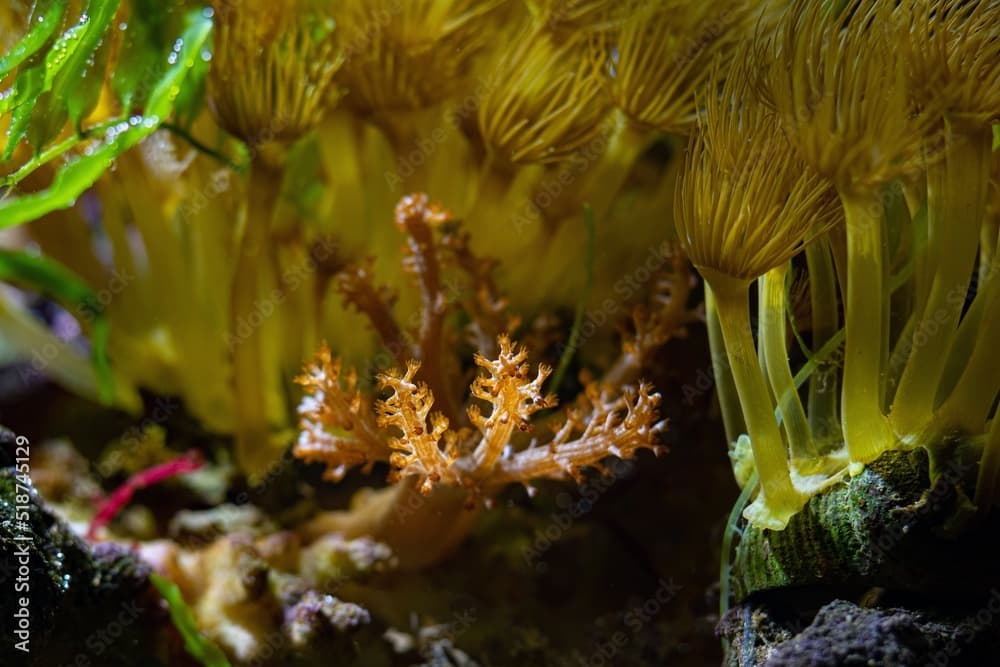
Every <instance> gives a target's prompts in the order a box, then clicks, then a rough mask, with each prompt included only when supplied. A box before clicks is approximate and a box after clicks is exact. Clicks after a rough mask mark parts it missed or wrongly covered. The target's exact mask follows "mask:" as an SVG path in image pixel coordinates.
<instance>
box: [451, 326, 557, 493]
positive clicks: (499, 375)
mask: <svg viewBox="0 0 1000 667" xmlns="http://www.w3.org/2000/svg"><path fill="white" fill-rule="evenodd" d="M498 343H499V345H500V354H499V356H498V357H497V359H496V361H489V360H488V359H486V358H485V357H483V356H482V355H478V354H477V355H476V365H477V366H479V367H480V368H483V369H485V370H486V374H485V375H479V376H477V377H476V379H475V381H474V382H473V383H472V395H473V396H475V397H476V398H478V399H480V400H483V401H486V402H488V403H490V404H492V406H493V409H492V411H491V412H490V416H489V417H488V418H487V417H483V415H482V413H481V411H480V409H479V406H477V405H471V406H469V408H468V414H469V419H470V420H471V421H472V425H473V426H475V427H476V428H477V429H478V430H479V432H480V433H481V434H482V440H481V441H480V442H479V444H478V445H477V446H476V448H475V450H474V451H473V454H472V456H473V461H474V465H475V468H474V472H473V474H474V475H475V476H476V477H477V478H485V477H488V476H489V475H490V474H491V473H492V472H493V468H494V466H495V464H496V462H497V460H499V458H500V456H501V454H503V451H504V449H505V448H506V447H507V445H508V443H509V442H510V439H511V436H512V435H513V433H514V429H515V428H518V429H520V430H522V431H528V430H531V428H532V427H531V422H530V420H531V416H532V415H533V414H535V413H536V412H538V411H539V410H542V409H544V408H548V407H552V406H554V405H555V404H556V398H555V396H551V395H549V396H544V395H543V394H542V385H543V384H544V383H545V379H546V378H547V377H548V376H549V374H550V373H551V372H552V369H551V368H549V367H548V366H545V365H540V366H539V367H538V372H537V374H536V375H535V379H534V380H529V379H528V374H529V367H528V363H527V359H528V353H527V351H526V350H525V349H524V348H523V347H522V348H521V349H520V350H519V349H518V348H517V345H515V344H513V343H511V341H510V338H508V337H507V336H500V338H499V340H498Z"/></svg>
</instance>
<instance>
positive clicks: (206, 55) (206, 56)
mask: <svg viewBox="0 0 1000 667" xmlns="http://www.w3.org/2000/svg"><path fill="white" fill-rule="evenodd" d="M201 59H202V61H204V62H206V63H207V62H209V61H210V60H212V52H211V51H209V50H208V49H202V50H201Z"/></svg>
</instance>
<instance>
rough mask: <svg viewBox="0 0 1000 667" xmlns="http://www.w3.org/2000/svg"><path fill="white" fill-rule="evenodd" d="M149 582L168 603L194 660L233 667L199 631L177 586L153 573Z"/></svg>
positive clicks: (211, 664) (219, 650) (171, 616)
mask: <svg viewBox="0 0 1000 667" xmlns="http://www.w3.org/2000/svg"><path fill="white" fill-rule="evenodd" d="M149 580H150V581H152V582H153V585H154V586H156V589H157V590H158V591H160V595H162V596H163V599H164V600H166V602H167V609H168V610H169V611H170V620H171V621H173V623H174V627H176V628H177V631H178V632H180V633H181V636H182V637H183V638H184V648H185V649H187V652H188V653H189V654H190V655H191V657H192V658H194V659H195V660H197V661H198V662H200V663H201V664H202V665H204V666H205V667H231V666H230V664H229V660H228V659H227V658H226V654H225V653H223V652H222V649H220V648H219V647H218V646H216V645H215V644H213V643H212V642H211V641H209V640H208V639H206V638H205V636H204V635H202V634H201V632H200V631H199V630H198V624H197V623H196V622H195V619H194V614H193V613H191V609H190V608H188V606H187V603H186V602H184V597H183V596H182V595H181V590H180V588H178V587H177V584H175V583H174V582H172V581H170V580H169V579H167V578H166V577H161V576H160V575H158V574H156V573H153V574H150V575H149Z"/></svg>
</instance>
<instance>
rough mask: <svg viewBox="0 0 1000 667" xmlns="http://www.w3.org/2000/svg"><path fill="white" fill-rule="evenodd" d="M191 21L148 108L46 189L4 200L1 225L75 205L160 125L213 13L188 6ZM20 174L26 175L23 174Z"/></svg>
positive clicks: (197, 58)
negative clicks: (92, 186) (190, 10)
mask: <svg viewBox="0 0 1000 667" xmlns="http://www.w3.org/2000/svg"><path fill="white" fill-rule="evenodd" d="M187 23H188V26H187V28H186V29H185V31H184V33H183V34H182V36H181V37H180V38H179V39H178V40H177V41H176V42H175V44H174V48H173V50H172V51H171V52H170V55H169V57H168V59H167V62H168V67H167V69H166V70H165V73H164V75H163V76H162V78H160V79H159V80H158V81H157V82H156V85H155V86H154V87H153V89H152V91H151V92H150V94H149V100H148V104H147V106H146V109H145V113H144V114H143V115H141V116H140V115H135V116H131V117H129V118H123V119H121V120H120V121H119V122H116V123H113V124H111V125H110V126H109V127H107V129H106V130H105V131H104V133H103V143H99V144H97V145H96V146H91V147H90V148H89V149H88V150H87V151H85V153H84V155H82V156H80V157H76V158H73V159H72V160H70V161H69V162H67V163H66V164H65V165H64V166H63V167H62V168H61V169H60V170H59V172H58V173H57V174H56V176H55V178H54V179H53V182H52V184H51V185H50V186H49V187H48V188H47V189H45V190H42V191H39V192H34V193H30V194H25V195H21V196H11V197H7V198H6V199H4V200H2V201H0V229H4V228H7V227H13V226H15V225H20V224H23V223H25V222H30V221H31V220H34V219H36V218H38V217H40V216H42V215H45V214H46V213H49V212H51V211H54V210H57V209H60V208H65V207H67V206H71V205H72V204H73V203H74V202H75V201H76V198H77V197H79V196H80V194H81V193H82V192H83V191H84V190H86V189H87V188H89V187H90V186H91V185H93V184H94V182H95V181H96V180H97V179H98V178H100V176H101V174H103V173H104V171H105V170H106V169H107V168H108V167H110V166H111V164H112V162H114V160H115V158H117V157H118V156H119V155H121V154H122V153H124V152H125V151H126V150H128V149H129V148H131V147H132V146H135V145H136V144H137V143H139V142H140V141H142V140H143V139H145V138H146V137H148V136H149V135H150V134H152V133H153V132H155V131H156V130H157V129H159V127H160V123H161V121H163V120H165V119H166V118H168V117H169V116H170V114H171V113H172V112H173V110H174V105H175V102H176V100H177V98H178V96H179V95H180V93H181V90H182V88H183V87H184V84H185V80H186V78H187V76H188V74H189V73H190V72H191V70H193V69H195V68H196V67H197V66H198V64H199V63H201V62H203V58H202V55H201V54H202V50H203V48H204V46H205V44H206V42H207V40H208V37H209V35H210V33H211V29H212V20H211V15H210V14H209V13H206V12H205V11H204V10H200V9H199V10H194V11H192V12H190V13H189V14H188V15H187ZM71 145H73V144H72V143H70V144H68V146H71ZM67 150H68V147H67ZM53 157H56V156H48V159H52V158H53ZM20 177H21V178H23V175H21V176H20Z"/></svg>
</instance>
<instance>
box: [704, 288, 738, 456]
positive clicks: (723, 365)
mask: <svg viewBox="0 0 1000 667" xmlns="http://www.w3.org/2000/svg"><path fill="white" fill-rule="evenodd" d="M705 328H706V329H708V346H709V349H710V350H711V354H712V374H713V377H714V378H715V395H716V398H717V399H718V401H719V411H720V412H721V413H722V424H723V427H724V428H725V430H726V441H727V442H736V438H738V437H739V436H740V434H741V433H744V432H745V431H746V423H745V422H744V421H743V413H742V412H741V411H740V398H739V395H738V394H737V393H736V381H735V380H734V379H733V369H732V367H731V366H730V365H729V358H728V357H727V356H726V348H725V342H724V341H723V339H722V325H721V324H720V322H719V312H718V307H717V306H716V303H715V293H714V292H713V291H712V288H711V287H710V286H709V285H708V284H707V283H706V284H705Z"/></svg>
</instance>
